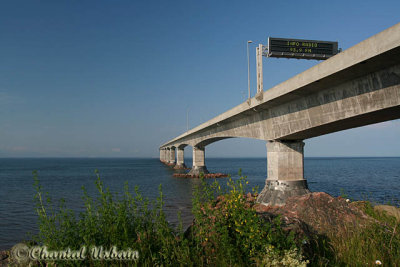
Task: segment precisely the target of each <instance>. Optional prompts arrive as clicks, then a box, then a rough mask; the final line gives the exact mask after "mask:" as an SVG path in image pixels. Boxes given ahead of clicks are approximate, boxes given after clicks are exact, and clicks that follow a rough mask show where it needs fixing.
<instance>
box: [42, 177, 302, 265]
mask: <svg viewBox="0 0 400 267" xmlns="http://www.w3.org/2000/svg"><path fill="white" fill-rule="evenodd" d="M96 175H97V180H96V187H97V190H98V196H97V198H96V199H92V198H91V197H89V196H88V194H87V192H86V190H85V189H84V188H83V200H84V208H85V209H84V211H83V212H81V213H80V214H79V216H76V215H75V213H74V212H73V211H71V210H69V209H67V208H66V206H65V203H64V201H60V203H59V205H58V206H55V205H54V204H53V203H52V201H51V199H50V198H49V197H48V196H47V195H46V196H43V193H42V188H41V186H40V184H39V180H38V179H37V173H35V174H34V177H35V187H36V191H37V193H36V196H35V200H36V204H37V214H38V217H39V234H38V236H37V237H36V238H35V242H37V243H38V244H39V245H42V246H47V247H48V249H49V250H63V249H66V248H70V249H73V250H76V249H79V248H81V247H82V246H86V247H88V248H90V247H92V246H97V247H99V246H102V247H104V248H111V247H112V246H116V247H117V248H118V249H119V250H126V249H128V248H130V249H133V250H137V251H138V253H139V259H138V261H137V262H129V261H120V262H118V261H114V262H111V261H107V264H106V263H105V262H104V261H96V260H92V259H91V258H87V259H86V260H85V261H58V262H55V263H56V264H57V266H104V265H107V266H111V265H113V266H148V265H150V266H153V265H160V266H171V265H172V266H210V265H211V266H233V265H234V266H248V265H258V266H265V265H266V264H269V266H273V265H276V266H282V264H286V263H287V264H288V263H290V262H291V263H293V264H294V263H296V264H297V265H298V264H300V265H301V264H302V265H305V264H306V263H305V261H303V260H302V256H301V253H300V252H299V250H298V249H297V248H296V244H295V242H294V238H293V235H292V234H288V233H285V232H284V231H283V230H282V229H281V227H280V220H279V218H277V219H276V220H274V221H273V222H272V223H268V222H265V221H263V220H261V219H260V218H259V216H257V214H256V211H255V210H254V209H253V208H252V204H251V202H249V201H246V197H245V187H246V184H247V181H246V179H245V177H241V178H240V179H239V180H238V181H233V180H232V179H229V180H228V183H227V187H225V188H224V189H221V186H220V185H219V183H218V182H216V181H215V182H214V183H212V184H211V185H208V184H207V183H206V182H205V181H204V180H203V181H202V184H201V185H200V186H199V187H198V188H197V189H196V190H195V193H194V195H193V215H194V224H193V225H192V226H191V228H190V229H191V231H188V232H187V233H186V235H185V234H184V233H183V229H182V223H180V226H179V227H178V229H174V228H173V227H171V226H170V225H169V224H168V222H167V220H166V218H165V214H164V212H163V194H162V190H161V186H160V193H159V197H158V198H157V200H156V201H149V200H148V199H146V198H143V197H142V195H141V194H140V192H139V189H138V188H137V187H135V190H134V194H133V195H132V194H131V193H130V192H129V188H128V185H127V184H125V187H124V194H123V195H122V196H118V195H113V194H111V193H110V191H109V189H108V188H104V186H103V183H102V182H101V180H100V177H99V174H98V173H97V172H96ZM38 264H39V265H40V264H42V265H44V264H45V263H44V262H42V263H40V262H39V263H38ZM46 264H49V262H46ZM50 264H51V263H50ZM271 264H273V265H271Z"/></svg>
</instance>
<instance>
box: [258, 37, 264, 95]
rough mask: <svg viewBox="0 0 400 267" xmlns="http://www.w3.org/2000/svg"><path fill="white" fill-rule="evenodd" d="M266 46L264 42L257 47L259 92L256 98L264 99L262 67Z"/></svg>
mask: <svg viewBox="0 0 400 267" xmlns="http://www.w3.org/2000/svg"><path fill="white" fill-rule="evenodd" d="M263 52H264V47H263V45H262V44H259V45H258V47H257V48H256V61H257V94H256V99H257V100H262V99H263V91H264V85H263V67H262V59H263Z"/></svg>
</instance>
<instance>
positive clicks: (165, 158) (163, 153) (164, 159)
mask: <svg viewBox="0 0 400 267" xmlns="http://www.w3.org/2000/svg"><path fill="white" fill-rule="evenodd" d="M162 162H164V163H166V162H167V149H166V148H163V149H162Z"/></svg>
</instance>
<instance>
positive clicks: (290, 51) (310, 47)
mask: <svg viewBox="0 0 400 267" xmlns="http://www.w3.org/2000/svg"><path fill="white" fill-rule="evenodd" d="M337 53H338V42H328V41H316V40H302V39H288V38H273V37H269V38H268V54H267V56H268V57H284V58H298V59H328V58H330V57H332V56H334V55H336V54H337Z"/></svg>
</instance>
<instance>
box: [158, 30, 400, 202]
mask: <svg viewBox="0 0 400 267" xmlns="http://www.w3.org/2000/svg"><path fill="white" fill-rule="evenodd" d="M399 118H400V23H399V24H396V25H394V26H392V27H391V28H388V29H386V30H385V31H383V32H380V33H378V34H376V35H374V36H372V37H370V38H369V39H367V40H364V41H363V42H361V43H359V44H357V45H355V46H353V47H351V48H349V49H347V50H345V51H343V52H341V53H339V54H337V55H335V56H333V57H331V58H329V59H328V60H326V61H323V62H321V63H320V64H318V65H316V66H314V67H312V68H310V69H308V70H306V71H304V72H303V73H300V74H298V75H296V76H294V77H293V78H291V79H289V80H287V81H285V82H283V83H281V84H279V85H277V86H275V87H273V88H270V89H269V90H267V91H265V92H263V93H262V94H261V95H259V96H258V97H257V98H252V99H250V101H248V102H245V103H242V104H240V105H238V106H236V107H234V108H232V109H231V110H228V111H226V112H224V113H222V114H221V115H219V116H217V117H215V118H213V119H211V120H209V121H207V122H205V123H203V124H201V125H199V126H197V127H195V128H194V129H192V130H190V131H187V132H185V133H183V134H182V135H180V136H178V137H176V138H174V139H172V140H170V141H168V142H166V143H165V144H163V145H161V147H160V160H161V161H163V162H168V163H170V164H173V165H176V168H181V167H183V166H184V157H183V152H184V148H185V147H186V146H188V145H189V146H192V147H193V168H192V169H191V171H190V173H191V174H198V173H200V172H204V173H207V172H208V171H207V168H206V165H205V148H206V146H207V145H209V144H211V143H213V142H217V141H219V140H222V139H226V138H234V137H246V138H254V139H261V140H265V141H266V143H267V144H266V146H267V166H268V167H267V169H268V170H267V179H266V185H265V188H264V189H263V190H262V192H261V193H260V195H259V198H258V201H259V202H261V203H264V204H266V205H282V204H284V202H285V199H286V198H287V197H289V196H292V195H299V194H305V193H307V192H309V190H308V187H307V181H306V179H305V177H304V167H303V166H304V165H303V161H304V153H303V152H304V140H305V139H308V138H312V137H316V136H320V135H324V134H328V133H333V132H337V131H341V130H346V129H350V128H355V127H360V126H364V125H369V124H373V123H378V122H383V121H388V120H394V119H399ZM175 158H176V160H175Z"/></svg>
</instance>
